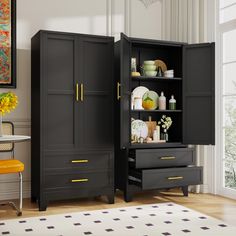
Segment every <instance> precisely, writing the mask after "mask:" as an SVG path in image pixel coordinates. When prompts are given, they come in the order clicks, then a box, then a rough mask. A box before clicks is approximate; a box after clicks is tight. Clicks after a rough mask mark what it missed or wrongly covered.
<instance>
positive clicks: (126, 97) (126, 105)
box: [120, 33, 131, 149]
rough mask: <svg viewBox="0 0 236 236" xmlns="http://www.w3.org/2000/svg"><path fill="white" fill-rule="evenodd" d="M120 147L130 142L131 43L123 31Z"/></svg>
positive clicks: (121, 44)
mask: <svg viewBox="0 0 236 236" xmlns="http://www.w3.org/2000/svg"><path fill="white" fill-rule="evenodd" d="M120 55H121V56H120V148H121V149H122V148H125V147H128V146H129V144H130V122H131V121H130V106H131V104H130V79H131V78H130V77H131V69H130V67H131V43H130V41H129V38H128V37H127V36H126V35H125V34H122V33H121V41H120Z"/></svg>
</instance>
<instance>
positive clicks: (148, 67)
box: [142, 61, 157, 77]
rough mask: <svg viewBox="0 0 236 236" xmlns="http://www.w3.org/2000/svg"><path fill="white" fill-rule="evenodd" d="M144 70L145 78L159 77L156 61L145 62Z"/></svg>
mask: <svg viewBox="0 0 236 236" xmlns="http://www.w3.org/2000/svg"><path fill="white" fill-rule="evenodd" d="M142 68H143V74H144V75H145V76H150V77H154V76H156V75H157V71H156V65H155V61H144V62H143V67H142Z"/></svg>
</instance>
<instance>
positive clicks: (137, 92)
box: [131, 86, 149, 109]
mask: <svg viewBox="0 0 236 236" xmlns="http://www.w3.org/2000/svg"><path fill="white" fill-rule="evenodd" d="M147 91H149V89H148V88H146V87H144V86H138V87H136V88H135V89H134V90H133V92H132V94H131V104H132V105H131V109H137V108H136V107H135V108H134V98H135V99H137V98H141V99H142V98H143V95H144V94H145V93H146V92H147ZM140 109H143V107H140Z"/></svg>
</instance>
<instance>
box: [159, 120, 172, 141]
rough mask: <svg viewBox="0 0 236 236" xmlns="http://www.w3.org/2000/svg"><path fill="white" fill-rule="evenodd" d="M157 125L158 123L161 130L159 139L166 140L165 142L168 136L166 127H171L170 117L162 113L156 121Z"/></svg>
mask: <svg viewBox="0 0 236 236" xmlns="http://www.w3.org/2000/svg"><path fill="white" fill-rule="evenodd" d="M158 125H160V127H161V129H162V132H161V139H162V140H166V142H168V141H169V137H168V132H167V131H168V129H169V128H170V127H171V125H172V119H171V117H169V116H166V115H163V116H162V117H161V120H160V121H158Z"/></svg>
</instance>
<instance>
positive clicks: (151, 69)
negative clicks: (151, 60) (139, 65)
mask: <svg viewBox="0 0 236 236" xmlns="http://www.w3.org/2000/svg"><path fill="white" fill-rule="evenodd" d="M156 68H157V67H156V66H155V65H143V69H144V70H145V71H155V70H156Z"/></svg>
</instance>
